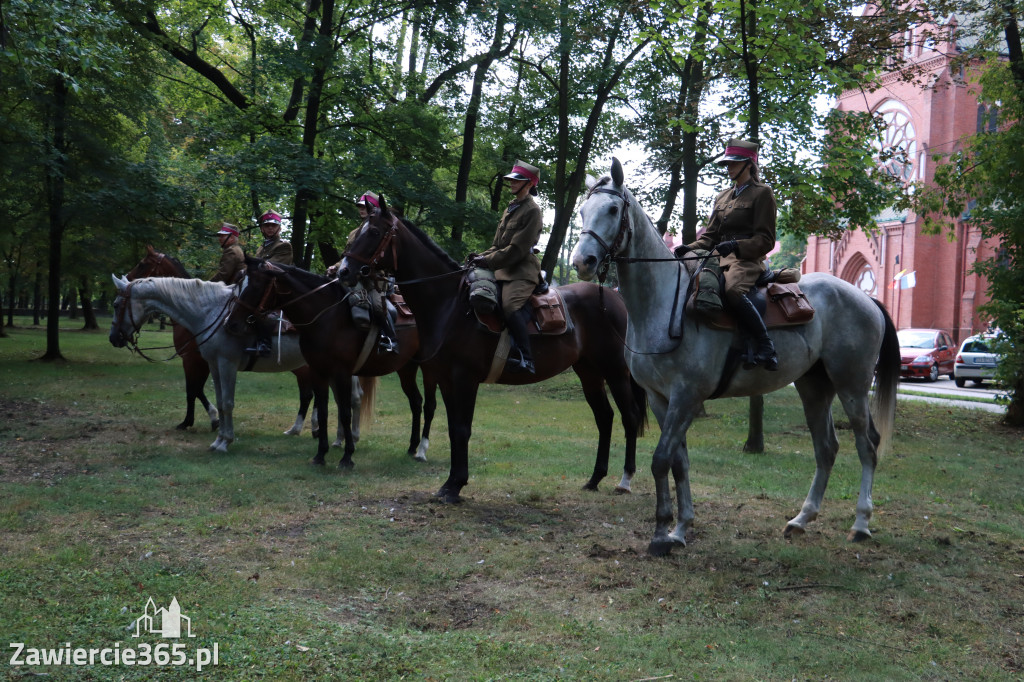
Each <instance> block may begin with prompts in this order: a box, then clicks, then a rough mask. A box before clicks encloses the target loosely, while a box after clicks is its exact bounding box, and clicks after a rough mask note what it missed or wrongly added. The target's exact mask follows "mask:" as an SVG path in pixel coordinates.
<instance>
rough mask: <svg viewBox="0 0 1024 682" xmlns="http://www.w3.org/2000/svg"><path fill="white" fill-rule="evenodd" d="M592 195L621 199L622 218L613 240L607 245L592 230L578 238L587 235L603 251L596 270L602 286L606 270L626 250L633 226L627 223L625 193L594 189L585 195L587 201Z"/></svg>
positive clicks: (604, 188)
mask: <svg viewBox="0 0 1024 682" xmlns="http://www.w3.org/2000/svg"><path fill="white" fill-rule="evenodd" d="M594 194H611V195H612V196H616V197H618V198H620V199H622V217H621V218H619V229H618V231H617V232H616V233H615V239H613V240H612V243H611V244H610V245H609V244H608V243H607V242H606V241H605V240H604V239H602V238H601V235H599V234H597V233H596V232H594V231H593V230H583V231H582V232H580V237H582V236H583V235H585V234H589V235H590V237H591V238H592V239H594V240H595V241H596V242H597V243H598V244H600V245H601V247H602V248H603V249H604V250H605V256H604V258H602V259H601V264H600V265H599V266H598V269H597V279H598V281H599V282H600V283H601V284H604V280H605V278H606V277H607V276H608V268H609V267H610V266H611V263H612V261H614V260H615V259H616V256H617V255H618V254H619V252H620V251H622V250H623V249H625V248H626V246H627V245H628V244H629V242H630V240H631V239H632V238H633V225H632V223H630V222H629V206H630V203H629V197H627V196H626V193H625V192H623V191H620V190H617V189H610V188H608V187H595V188H594V189H592V190H590V193H589V194H587V198H588V199H589V198H590V197H591V196H592V195H594Z"/></svg>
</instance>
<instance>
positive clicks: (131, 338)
mask: <svg viewBox="0 0 1024 682" xmlns="http://www.w3.org/2000/svg"><path fill="white" fill-rule="evenodd" d="M161 255H162V254H161ZM136 284H138V280H132V281H131V282H128V286H126V287H125V288H124V291H123V292H121V293H119V294H118V295H117V298H116V299H114V311H115V312H116V313H117V315H118V319H119V320H123V319H124V310H125V309H127V311H128V322H129V323H130V324H131V326H132V333H131V334H130V335H128V336H127V337H125V334H124V332H123V331H122V330H121V329H120V327H121V326H122V325H120V324H119V325H118V332H120V334H121V336H122V337H125V346H127V347H128V348H129V349H130V350H131V351H132V352H133V353H138V354H139V355H141V356H142V357H144V358H146V359H147V360H149V361H150V362H159V361H158V360H154V359H153V358H151V357H149V356H148V355H146V354H145V353H144V352H143V351H147V350H163V349H165V348H174V346H173V345H171V346H152V347H149V348H140V347H139V335H140V334H141V333H142V323H143V322H145V320H142V322H138V321H136V320H135V313H134V312H133V311H132V307H131V306H130V305H129V303H130V302H131V298H132V287H134V286H135V285H136ZM237 300H238V296H237V295H235V296H231V297H230V298H228V299H227V300H226V301H225V302H224V307H223V308H222V309H221V311H220V314H219V315H218V316H217V317H216V318H215V319H214V321H213V322H211V323H210V324H208V325H206V327H204V328H203V329H201V330H199V332H197V333H195V334H193V337H194V339H195V344H196V349H198V348H199V347H200V346H202V345H203V344H204V343H206V342H207V341H209V340H210V339H211V338H213V333H212V332H215V331H216V330H217V328H218V327H220V326H221V325H222V324H224V321H225V320H226V319H227V315H226V311H227V310H228V308H229V307H230V306H231V304H232V303H233V302H235V301H237ZM211 330H212V331H211ZM207 332H211V333H210V334H207ZM204 336H205V338H203V337H204ZM200 338H202V341H200V340H199V339H200ZM176 357H178V352H177V350H175V352H174V353H173V354H171V356H170V357H168V358H166V359H164V360H163V362H167V361H168V360H173V359H174V358H176Z"/></svg>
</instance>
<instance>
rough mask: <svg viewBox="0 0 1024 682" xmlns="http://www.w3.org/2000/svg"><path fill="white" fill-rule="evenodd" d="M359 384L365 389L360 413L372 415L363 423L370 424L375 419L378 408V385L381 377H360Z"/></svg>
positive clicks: (366, 415)
mask: <svg viewBox="0 0 1024 682" xmlns="http://www.w3.org/2000/svg"><path fill="white" fill-rule="evenodd" d="M359 385H360V386H361V387H362V389H363V397H362V398H361V399H360V401H359V410H360V414H361V415H362V416H363V417H370V420H369V421H365V422H362V423H363V424H367V425H369V424H370V423H372V421H373V414H374V410H376V409H377V386H379V385H380V377H359ZM361 425H362V424H361ZM361 425H360V426H361Z"/></svg>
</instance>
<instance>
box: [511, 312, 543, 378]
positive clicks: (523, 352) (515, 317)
mask: <svg viewBox="0 0 1024 682" xmlns="http://www.w3.org/2000/svg"><path fill="white" fill-rule="evenodd" d="M529 315H530V313H529V312H528V311H527V310H526V308H520V309H519V310H517V311H515V312H514V313H513V314H511V315H509V317H508V319H507V320H505V323H506V324H507V325H508V333H509V334H510V335H511V336H512V341H513V343H514V345H515V348H516V349H517V350H518V351H519V358H518V359H515V358H513V357H512V356H511V355H510V356H509V358H508V361H507V362H506V363H505V367H506V368H507V369H508V370H509V371H510V372H527V373H529V374H535V373H536V371H537V370H536V368H535V367H534V364H533V353H531V352H530V334H529V332H527V331H526V322H527V320H528V319H529Z"/></svg>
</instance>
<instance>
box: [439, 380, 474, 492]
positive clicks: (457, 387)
mask: <svg viewBox="0 0 1024 682" xmlns="http://www.w3.org/2000/svg"><path fill="white" fill-rule="evenodd" d="M479 389H480V384H479V383H478V382H477V381H474V380H472V379H469V378H466V379H464V380H463V381H461V382H459V381H454V380H453V379H452V378H446V379H445V381H443V382H441V397H442V398H443V399H444V405H445V408H446V409H447V411H448V439H449V441H450V442H451V467H450V469H449V472H448V480H447V481H445V482H444V485H442V486H441V489H440V490H438V491H437V493H435V497H440V498H441V499H442V500H443V501H445V502H450V503H455V502H461V501H462V498H461V497H459V493H460V492H462V488H463V487H465V485H466V484H467V483H468V482H469V438H470V436H471V435H472V433H473V412H474V410H475V409H476V395H477V392H478V391H479Z"/></svg>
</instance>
